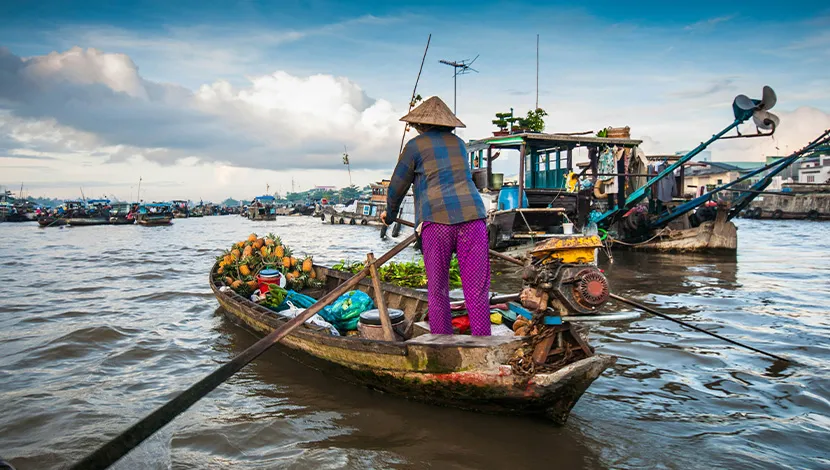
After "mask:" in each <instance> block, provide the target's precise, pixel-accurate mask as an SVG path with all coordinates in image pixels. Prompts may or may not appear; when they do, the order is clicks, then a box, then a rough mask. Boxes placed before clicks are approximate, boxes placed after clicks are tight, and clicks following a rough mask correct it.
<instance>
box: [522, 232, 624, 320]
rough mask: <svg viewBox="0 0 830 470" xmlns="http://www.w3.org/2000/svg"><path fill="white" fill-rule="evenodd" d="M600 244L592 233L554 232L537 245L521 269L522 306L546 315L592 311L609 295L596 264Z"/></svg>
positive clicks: (606, 283) (584, 313)
mask: <svg viewBox="0 0 830 470" xmlns="http://www.w3.org/2000/svg"><path fill="white" fill-rule="evenodd" d="M600 247H602V242H601V241H600V239H599V237H598V236H596V235H591V236H585V235H572V236H558V237H554V238H551V239H549V240H547V241H545V242H543V243H540V244H539V245H537V246H536V247H535V248H534V249H533V250H532V251H531V252H530V255H531V257H532V263H531V264H530V265H529V266H527V267H526V268H525V269H524V272H523V273H522V279H523V281H524V284H523V288H522V294H521V301H522V306H523V307H525V308H526V309H528V310H530V311H532V312H536V313H542V312H544V314H545V315H548V316H559V317H561V316H571V315H592V314H595V313H596V311H597V309H598V308H599V307H601V306H602V305H603V304H604V303H605V302H606V301H607V300H608V296H609V291H608V280H607V279H606V278H605V275H604V274H603V273H602V271H600V269H599V268H598V267H597V264H596V255H597V250H598V249H599V248H600Z"/></svg>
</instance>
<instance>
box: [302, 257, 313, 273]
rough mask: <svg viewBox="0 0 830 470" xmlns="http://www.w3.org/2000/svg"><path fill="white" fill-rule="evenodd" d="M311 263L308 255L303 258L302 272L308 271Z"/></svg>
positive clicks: (311, 265)
mask: <svg viewBox="0 0 830 470" xmlns="http://www.w3.org/2000/svg"><path fill="white" fill-rule="evenodd" d="M313 264H314V263H313V262H312V261H311V257H310V256H309V257H308V258H306V259H304V260H303V272H304V273H307V272H310V271H311V269H312V267H313Z"/></svg>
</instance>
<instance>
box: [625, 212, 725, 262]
mask: <svg viewBox="0 0 830 470" xmlns="http://www.w3.org/2000/svg"><path fill="white" fill-rule="evenodd" d="M614 247H615V248H626V249H631V250H638V251H663V252H675V253H703V252H721V253H734V252H737V250H738V228H737V227H736V226H735V224H734V223H732V222H731V221H728V220H726V211H718V216H717V218H716V219H715V220H710V221H707V222H703V223H701V224H700V225H698V226H697V227H694V228H689V229H684V230H667V229H664V230H660V231H658V232H657V233H656V234H655V235H654V236H653V238H652V239H650V240H647V241H645V242H641V243H621V242H619V241H615V242H614Z"/></svg>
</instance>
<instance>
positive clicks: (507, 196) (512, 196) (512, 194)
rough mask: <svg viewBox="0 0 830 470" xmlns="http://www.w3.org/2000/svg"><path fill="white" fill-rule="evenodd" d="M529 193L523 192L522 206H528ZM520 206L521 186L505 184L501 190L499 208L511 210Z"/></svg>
mask: <svg viewBox="0 0 830 470" xmlns="http://www.w3.org/2000/svg"><path fill="white" fill-rule="evenodd" d="M527 205H528V204H527V193H522V207H527ZM518 208H519V187H518V186H503V187H502V188H501V191H499V210H500V211H509V210H513V209H518Z"/></svg>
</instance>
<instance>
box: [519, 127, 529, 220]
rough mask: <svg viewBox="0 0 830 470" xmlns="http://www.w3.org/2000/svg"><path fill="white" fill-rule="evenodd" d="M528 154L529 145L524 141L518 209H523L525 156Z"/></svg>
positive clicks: (520, 164) (521, 152) (520, 166)
mask: <svg viewBox="0 0 830 470" xmlns="http://www.w3.org/2000/svg"><path fill="white" fill-rule="evenodd" d="M526 152H527V144H525V143H524V141H522V146H521V148H520V149H519V202H518V207H519V208H520V209H521V208H522V200H523V199H524V197H523V196H524V194H525V154H526Z"/></svg>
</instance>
